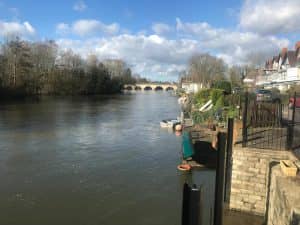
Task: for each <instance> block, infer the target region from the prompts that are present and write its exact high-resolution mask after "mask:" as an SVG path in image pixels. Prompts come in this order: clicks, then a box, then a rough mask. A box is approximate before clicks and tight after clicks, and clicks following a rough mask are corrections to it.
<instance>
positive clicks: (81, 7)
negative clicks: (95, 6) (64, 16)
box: [73, 1, 87, 12]
mask: <svg viewBox="0 0 300 225" xmlns="http://www.w3.org/2000/svg"><path fill="white" fill-rule="evenodd" d="M73 9H74V10H75V11H79V12H82V11H84V10H86V9H87V5H86V4H85V2H84V1H78V2H76V3H75V4H74V6H73Z"/></svg>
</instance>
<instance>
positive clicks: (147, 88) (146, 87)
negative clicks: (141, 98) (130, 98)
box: [144, 86, 153, 91]
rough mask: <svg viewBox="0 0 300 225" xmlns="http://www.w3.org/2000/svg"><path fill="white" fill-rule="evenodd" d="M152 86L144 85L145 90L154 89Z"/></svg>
mask: <svg viewBox="0 0 300 225" xmlns="http://www.w3.org/2000/svg"><path fill="white" fill-rule="evenodd" d="M152 90H153V89H152V87H151V86H145V87H144V91H152Z"/></svg>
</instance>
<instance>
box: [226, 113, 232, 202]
mask: <svg viewBox="0 0 300 225" xmlns="http://www.w3.org/2000/svg"><path fill="white" fill-rule="evenodd" d="M233 126H234V119H233V118H229V119H228V128H227V145H226V149H227V150H226V157H225V158H226V172H225V195H224V201H225V202H227V203H229V194H230V186H231V171H232V145H233Z"/></svg>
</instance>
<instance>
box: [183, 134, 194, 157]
mask: <svg viewBox="0 0 300 225" xmlns="http://www.w3.org/2000/svg"><path fill="white" fill-rule="evenodd" d="M182 154H183V159H187V158H189V157H192V156H193V155H194V147H193V143H192V141H191V139H190V135H189V133H188V132H187V131H184V132H183V135H182Z"/></svg>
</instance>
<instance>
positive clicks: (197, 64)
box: [181, 53, 259, 88]
mask: <svg viewBox="0 0 300 225" xmlns="http://www.w3.org/2000/svg"><path fill="white" fill-rule="evenodd" d="M258 73H259V70H257V68H256V66H255V65H234V66H230V67H229V66H228V65H227V64H226V63H225V62H224V61H223V60H222V59H220V58H217V57H215V56H212V55H210V54H208V53H203V54H194V55H193V56H192V57H190V59H189V60H188V64H187V69H186V70H185V71H183V72H182V73H181V82H182V81H190V82H196V83H200V84H202V85H203V87H206V88H209V87H212V86H213V85H214V83H215V82H218V81H228V82H230V83H231V86H232V87H235V86H242V85H243V79H244V78H245V77H246V76H247V77H248V78H255V77H256V76H257V75H258Z"/></svg>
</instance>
